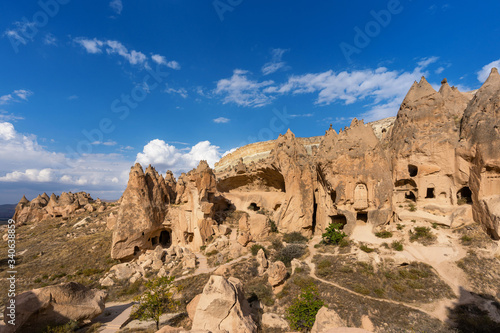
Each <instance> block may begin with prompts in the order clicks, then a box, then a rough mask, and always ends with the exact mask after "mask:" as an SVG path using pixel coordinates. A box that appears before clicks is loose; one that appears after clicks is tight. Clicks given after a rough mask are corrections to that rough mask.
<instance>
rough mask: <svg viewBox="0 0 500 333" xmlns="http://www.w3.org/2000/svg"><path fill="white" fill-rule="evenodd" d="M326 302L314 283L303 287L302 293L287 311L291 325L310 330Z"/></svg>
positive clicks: (294, 327) (295, 327)
mask: <svg viewBox="0 0 500 333" xmlns="http://www.w3.org/2000/svg"><path fill="white" fill-rule="evenodd" d="M324 304H325V303H324V302H323V300H321V299H320V298H319V294H318V290H317V288H316V286H315V285H314V284H310V285H308V286H307V287H304V288H302V293H301V294H300V295H299V297H298V298H297V299H296V300H295V301H294V302H293V303H292V305H290V307H289V308H288V309H287V311H286V312H287V314H286V319H287V320H288V321H289V322H290V327H291V328H292V329H294V330H299V331H301V332H307V331H309V330H310V329H311V328H312V327H313V325H314V321H315V320H316V314H317V313H318V311H319V309H321V307H322V306H323V305H324Z"/></svg>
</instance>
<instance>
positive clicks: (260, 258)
mask: <svg viewBox="0 0 500 333" xmlns="http://www.w3.org/2000/svg"><path fill="white" fill-rule="evenodd" d="M255 259H256V260H257V263H259V267H258V270H259V275H262V274H264V272H265V271H266V269H267V267H268V266H269V263H268V261H267V258H266V253H265V252H264V250H263V249H260V250H259V252H257V256H256V257H255Z"/></svg>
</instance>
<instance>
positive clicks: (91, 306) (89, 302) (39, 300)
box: [4, 282, 107, 333]
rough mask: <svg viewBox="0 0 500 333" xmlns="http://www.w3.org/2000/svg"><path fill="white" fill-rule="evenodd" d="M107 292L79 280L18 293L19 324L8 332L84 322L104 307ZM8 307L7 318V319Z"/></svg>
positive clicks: (35, 330) (8, 328) (5, 318)
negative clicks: (82, 283)
mask: <svg viewBox="0 0 500 333" xmlns="http://www.w3.org/2000/svg"><path fill="white" fill-rule="evenodd" d="M106 297H107V295H106V292H104V291H102V290H96V289H89V288H87V287H85V286H84V285H81V284H79V283H75V282H69V283H64V284H60V285H55V286H49V287H44V288H40V289H34V290H31V291H28V292H24V293H22V294H19V295H17V296H16V298H15V299H16V326H15V327H13V326H11V325H7V327H6V332H14V331H15V332H21V333H23V332H27V333H28V332H29V333H36V332H41V331H43V330H44V329H45V327H47V326H48V325H50V326H57V325H62V324H65V323H67V322H69V321H70V320H74V321H78V322H83V321H86V320H91V319H92V318H94V317H96V316H98V315H99V314H100V313H102V311H103V310H104V302H105V300H106ZM6 311H8V310H7V309H6V310H5V311H4V321H5V322H6V323H7V320H8V317H7V312H6Z"/></svg>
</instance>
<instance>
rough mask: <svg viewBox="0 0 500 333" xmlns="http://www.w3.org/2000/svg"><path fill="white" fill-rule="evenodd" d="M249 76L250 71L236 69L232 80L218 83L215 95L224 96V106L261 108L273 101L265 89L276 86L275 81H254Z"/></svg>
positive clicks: (223, 80)
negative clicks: (234, 105)
mask: <svg viewBox="0 0 500 333" xmlns="http://www.w3.org/2000/svg"><path fill="white" fill-rule="evenodd" d="M248 74H249V72H248V71H245V70H241V69H235V70H234V71H233V76H232V77H231V78H229V79H222V80H219V81H218V82H217V88H216V89H215V93H216V94H218V95H222V96H224V97H223V103H224V104H228V103H234V104H236V105H239V106H249V107H261V106H264V105H267V104H269V103H270V102H271V101H272V99H273V98H272V97H271V96H270V95H268V94H265V93H264V92H263V88H265V87H268V86H270V85H272V84H274V81H263V82H258V81H254V80H251V79H249V78H248V76H247V75H248Z"/></svg>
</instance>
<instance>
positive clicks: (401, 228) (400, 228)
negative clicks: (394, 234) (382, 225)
mask: <svg viewBox="0 0 500 333" xmlns="http://www.w3.org/2000/svg"><path fill="white" fill-rule="evenodd" d="M404 227H405V226H404V225H402V224H400V223H398V226H397V228H398V230H403V229H404Z"/></svg>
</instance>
